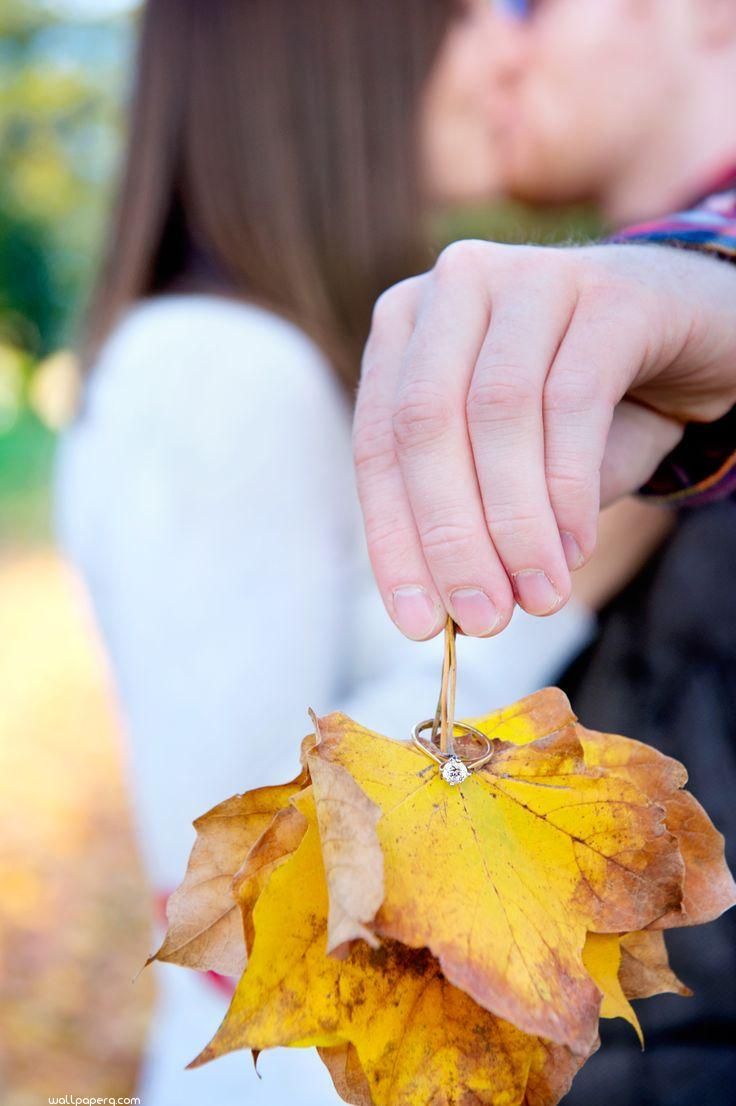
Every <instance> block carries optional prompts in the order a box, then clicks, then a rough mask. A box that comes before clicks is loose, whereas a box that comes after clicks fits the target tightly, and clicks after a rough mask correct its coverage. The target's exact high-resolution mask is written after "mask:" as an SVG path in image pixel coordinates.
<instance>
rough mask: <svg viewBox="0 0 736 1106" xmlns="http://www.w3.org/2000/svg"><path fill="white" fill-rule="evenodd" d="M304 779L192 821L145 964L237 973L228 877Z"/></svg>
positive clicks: (239, 949) (237, 799)
mask: <svg viewBox="0 0 736 1106" xmlns="http://www.w3.org/2000/svg"><path fill="white" fill-rule="evenodd" d="M308 782H309V781H308V776H307V773H306V771H302V772H301V773H300V775H299V776H297V777H296V779H294V780H292V781H291V782H290V783H285V784H281V785H279V786H276V787H260V788H258V789H257V790H255V791H247V792H246V793H245V794H244V795H234V796H233V797H232V798H231V799H227V800H226V801H225V802H224V803H220V804H219V805H218V806H216V807H214V808H213V809H212V810H210V811H208V812H207V814H203V815H202V817H201V818H198V819H197V821H196V822H195V823H194V828H195V829H196V831H197V839H196V841H195V844H194V848H193V849H192V854H191V857H190V858H189V865H188V867H187V872H186V876H185V877H184V881H183V883H182V884H181V885H180V886H179V887H178V888H177V889H176V891H174V893H173V894H172V895H170V896H169V901H168V903H167V906H166V915H167V919H168V929H167V932H166V936H165V938H164V941H163V944H162V945H161V948H160V949H159V950H158V952H156V953H154V955H153V956H152V957H150V959H149V963H150V961H151V960H164V961H168V962H169V963H172V964H180V965H182V966H183V967H187V968H195V969H196V970H197V971H202V972H206V971H215V972H220V973H221V974H222V975H236V976H237V975H239V974H240V973H241V972H242V970H243V968H244V966H245V945H244V942H243V929H242V923H241V919H240V910H239V908H238V903H237V901H236V899H235V897H234V895H233V891H232V880H233V876H234V875H235V873H236V872H237V871H238V869H239V868H240V866H241V865H242V863H243V861H244V860H245V858H246V856H247V855H248V852H249V850H250V849H251V847H252V846H253V845H254V844H255V842H256V841H257V840H258V838H259V837H260V836H261V834H262V833H263V831H264V830H265V829H266V828H267V827H268V826H269V825H270V823H271V821H272V819H273V817H274V815H275V814H276V813H277V812H278V811H279V810H281V809H282V808H283V807H284V806H286V805H287V804H288V802H289V800H290V799H291V797H292V795H294V794H296V793H297V792H298V791H299V790H301V788H303V787H305V786H306V785H307V784H308Z"/></svg>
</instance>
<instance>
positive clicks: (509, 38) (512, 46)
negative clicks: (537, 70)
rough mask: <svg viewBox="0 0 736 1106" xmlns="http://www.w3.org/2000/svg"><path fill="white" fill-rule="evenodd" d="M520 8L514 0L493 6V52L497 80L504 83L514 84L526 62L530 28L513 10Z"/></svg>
mask: <svg viewBox="0 0 736 1106" xmlns="http://www.w3.org/2000/svg"><path fill="white" fill-rule="evenodd" d="M518 6H519V5H518V4H516V3H514V0H508V3H507V0H504V2H503V3H500V4H499V3H497V4H494V6H493V16H492V19H493V27H492V36H491V42H492V45H491V50H492V56H493V67H494V71H495V74H496V79H497V80H498V81H500V82H502V83H506V82H513V81H514V80H515V79H516V78H517V77H518V76H519V74H520V73H521V71H522V70H523V68H524V64H525V61H526V54H527V37H528V28H527V26H526V24H525V23H524V21H523V20H521V19H519V18H518V15H516V14H514V11H512V10H511V9H512V8H514V9H518Z"/></svg>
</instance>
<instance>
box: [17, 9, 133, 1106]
mask: <svg viewBox="0 0 736 1106" xmlns="http://www.w3.org/2000/svg"><path fill="white" fill-rule="evenodd" d="M132 6H133V5H131V4H129V3H123V2H120V0H117V2H112V0H94V2H89V0H88V2H83V0H64V2H62V0H58V2H54V3H51V2H48V3H44V2H41V0H3V4H2V6H0V779H2V781H3V783H2V788H1V789H0V962H1V963H0V979H1V980H2V984H1V985H0V1025H1V1026H2V1030H1V1031H0V1100H1V1101H2V1102H3V1103H4V1104H5V1106H26V1104H30V1103H38V1102H45V1101H46V1100H47V1098H48V1097H49V1096H50V1095H54V1094H56V1095H61V1094H64V1093H66V1092H67V1091H68V1090H69V1089H70V1088H74V1093H76V1094H78V1095H80V1096H84V1095H92V1094H94V1095H109V1096H113V1095H115V1096H122V1095H125V1094H131V1093H132V1091H133V1087H134V1081H135V1073H136V1067H137V1063H138V1056H139V1051H140V1046H141V1042H142V1040H143V1036H144V1033H145V1025H146V1016H147V1013H148V1009H149V1005H150V981H149V980H148V979H147V978H146V976H145V973H144V975H143V976H142V977H141V979H140V980H139V981H138V982H137V984H136V986H132V985H131V981H132V979H133V977H134V976H135V975H137V973H138V971H139V970H140V967H141V962H140V950H141V947H144V948H147V940H148V938H147V934H146V925H147V921H146V919H147V914H148V911H147V907H146V902H145V898H144V893H143V884H142V880H141V876H140V869H139V865H138V862H137V858H136V854H135V850H134V848H133V845H132V838H131V831H130V821H129V815H128V810H127V806H126V799H125V796H124V790H123V786H122V782H121V781H122V766H121V746H120V743H119V739H118V732H117V728H116V722H115V715H114V709H113V707H112V705H111V703H112V697H111V695H110V691H109V684H108V679H107V673H106V671H105V668H104V663H103V661H102V658H101V653H100V651H99V650H98V649H97V646H96V642H95V639H94V636H93V634H92V631H91V624H88V623H87V621H86V618H85V614H84V606H83V604H82V603H81V602H80V597H79V596H78V595H77V592H76V588H75V585H74V584H73V582H72V580H71V578H70V576H68V575H67V573H66V571H65V570H64V568H63V567H62V566H61V564H60V563H59V561H58V559H57V557H56V556H55V554H54V553H53V551H52V544H51V531H52V524H51V511H50V479H51V465H52V459H53V453H54V441H55V436H56V434H57V432H58V430H59V429H60V427H61V426H62V425H63V424H64V422H65V421H66V420H67V419H68V418H69V416H70V414H71V413H72V411H73V409H74V403H75V398H76V393H77V377H76V365H75V361H74V357H73V355H72V353H71V352H70V350H71V349H72V348H73V343H74V332H75V322H76V319H77V317H78V312H79V307H80V304H81V303H82V302H83V299H84V296H85V292H86V289H87V287H88V284H89V281H90V278H91V274H92V273H93V271H94V266H95V261H96V253H97V243H98V240H99V236H100V228H101V223H102V219H103V217H104V212H105V210H106V207H107V204H108V199H109V185H110V180H111V176H112V173H113V170H114V167H115V164H116V158H117V154H118V147H119V142H120V133H121V114H122V106H123V101H124V90H125V84H126V74H127V72H128V70H129V59H130V52H131V45H132V35H131V30H132V28H131V22H132V18H133V14H132V11H131V8H132ZM40 1058H43V1060H42V1062H40Z"/></svg>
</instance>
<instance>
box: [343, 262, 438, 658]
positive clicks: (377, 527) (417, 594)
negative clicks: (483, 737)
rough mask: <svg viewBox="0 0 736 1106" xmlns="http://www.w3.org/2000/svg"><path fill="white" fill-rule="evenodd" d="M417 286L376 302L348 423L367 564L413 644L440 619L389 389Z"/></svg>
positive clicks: (393, 291) (429, 633)
mask: <svg viewBox="0 0 736 1106" xmlns="http://www.w3.org/2000/svg"><path fill="white" fill-rule="evenodd" d="M421 280H422V278H417V279H415V280H411V281H405V282H404V283H403V284H400V285H397V286H396V287H394V288H392V289H390V291H389V292H387V293H385V294H384V295H383V296H382V297H381V299H380V300H379V301H378V303H377V304H376V308H375V311H374V314H373V324H372V328H371V334H370V338H369V340H368V344H367V346H366V350H365V355H364V358H363V367H362V373H361V379H360V387H359V389H358V395H357V400H356V407H355V418H354V423H353V450H354V459H355V471H356V480H357V487H358V496H359V499H360V504H361V509H362V512H363V520H364V524H365V533H366V539H367V543H368V553H369V556H370V560H371V566H372V568H373V573H374V575H375V577H376V582H377V583H378V587H379V590H380V593H381V597H382V599H383V602H384V604H385V606H386V610H387V611H388V613H389V615H390V617H391V618H392V619H393V620H394V622H395V623H396V625H397V626H398V627H399V629H400V630H401V631H402V632H403V633H404V634H406V636H407V637H410V638H413V639H415V640H424V639H425V638H429V637H433V636H434V635H435V634H437V633H439V631H440V630H441V629H442V627H443V625H444V623H445V621H446V617H447V615H446V611H445V608H444V605H443V602H442V598H441V596H440V594H439V592H438V590H437V588H436V587H435V584H434V581H433V579H432V575H431V573H430V571H429V568H428V566H427V562H426V561H425V559H424V554H423V552H422V546H421V542H420V540H419V534H418V533H417V528H416V525H415V523H414V516H413V515H412V510H411V505H410V503H409V499H408V496H407V494H406V489H405V487H404V481H403V477H402V475H401V470H400V468H399V464H398V461H397V457H396V451H395V448H394V437H393V424H392V419H393V412H394V396H395V392H396V384H397V380H398V376H399V369H400V365H401V358H402V355H403V353H404V350H405V349H406V345H407V343H408V341H409V338H410V337H411V334H412V331H413V329H414V320H415V314H416V305H417V301H418V297H419V293H420V287H421Z"/></svg>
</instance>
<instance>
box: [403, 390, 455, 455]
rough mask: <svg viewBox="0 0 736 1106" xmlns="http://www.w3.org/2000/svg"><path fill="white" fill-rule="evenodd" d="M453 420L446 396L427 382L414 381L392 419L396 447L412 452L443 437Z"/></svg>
mask: <svg viewBox="0 0 736 1106" xmlns="http://www.w3.org/2000/svg"><path fill="white" fill-rule="evenodd" d="M452 423H453V415H452V411H451V409H450V407H449V405H448V403H447V400H446V398H445V397H444V396H443V395H442V394H441V393H440V392H438V391H437V390H436V388H433V387H429V386H427V385H421V384H414V385H413V386H412V387H411V389H409V390H407V392H406V393H405V394H403V395H399V397H398V399H397V403H396V408H395V410H394V412H393V415H392V418H391V427H392V431H393V438H394V442H395V445H396V447H397V448H398V449H399V450H400V451H402V452H407V451H412V450H414V449H417V448H419V449H421V448H422V447H424V446H426V445H428V444H430V443H432V442H435V441H437V440H438V439H441V438H442V437H443V436H444V435H445V434H446V433H447V431H448V430H449V429H450V427H451V425H452Z"/></svg>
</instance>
